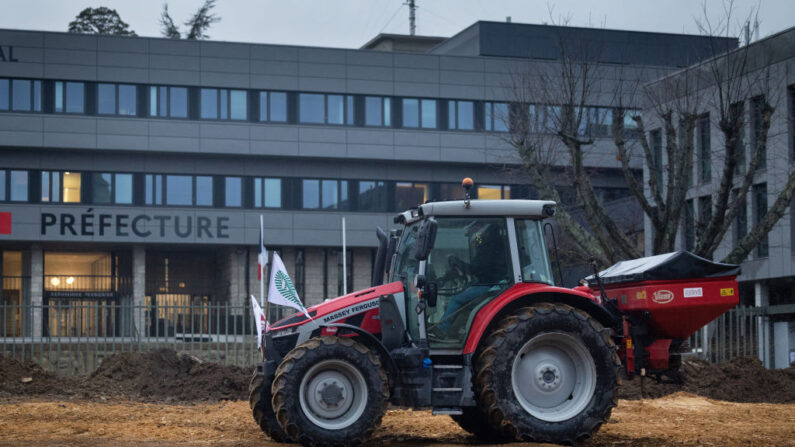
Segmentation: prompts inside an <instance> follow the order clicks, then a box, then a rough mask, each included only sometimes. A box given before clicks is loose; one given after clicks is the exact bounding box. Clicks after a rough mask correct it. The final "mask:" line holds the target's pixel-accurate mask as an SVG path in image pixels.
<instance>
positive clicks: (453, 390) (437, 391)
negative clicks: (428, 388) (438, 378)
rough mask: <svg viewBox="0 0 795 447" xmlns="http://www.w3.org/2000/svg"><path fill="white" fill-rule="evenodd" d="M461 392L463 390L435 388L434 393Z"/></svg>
mask: <svg viewBox="0 0 795 447" xmlns="http://www.w3.org/2000/svg"><path fill="white" fill-rule="evenodd" d="M458 391H461V388H434V389H433V392H434V393H454V392H458Z"/></svg>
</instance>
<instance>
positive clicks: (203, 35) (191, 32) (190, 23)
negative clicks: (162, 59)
mask: <svg viewBox="0 0 795 447" xmlns="http://www.w3.org/2000/svg"><path fill="white" fill-rule="evenodd" d="M213 8H215V0H204V3H203V4H202V6H201V7H200V8H199V9H198V10H196V12H195V13H194V14H193V16H191V18H190V19H188V20H186V21H185V26H186V27H187V31H185V39H188V40H202V39H209V38H210V36H209V35H208V34H207V30H208V29H209V28H210V26H212V24H213V23H216V22H220V21H221V18H220V17H218V16H217V15H216V14H215V13H213V12H212V10H213ZM160 32H161V34H162V35H163V36H164V37H168V38H169V39H180V38H181V37H182V34H181V33H180V30H179V27H177V25H176V24H175V23H174V19H172V18H171V15H170V14H169V12H168V3H164V4H163V11H162V12H161V13H160Z"/></svg>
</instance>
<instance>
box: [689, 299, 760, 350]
mask: <svg viewBox="0 0 795 447" xmlns="http://www.w3.org/2000/svg"><path fill="white" fill-rule="evenodd" d="M766 311H767V309H766V308H763V307H735V308H733V309H731V310H729V311H728V312H726V313H724V314H723V315H721V316H719V317H718V318H716V319H715V320H713V321H712V322H710V323H709V324H708V325H706V326H704V327H703V328H701V329H699V330H698V331H697V332H696V333H695V334H693V335H691V336H690V338H689V339H688V345H689V347H690V350H689V353H690V354H691V355H695V356H697V357H699V358H702V359H704V360H707V361H708V362H712V363H720V362H725V361H727V360H731V359H734V358H737V357H757V358H758V357H759V348H760V346H759V330H760V325H761V323H762V317H763V316H764V315H766V313H767V312H766Z"/></svg>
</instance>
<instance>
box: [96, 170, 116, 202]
mask: <svg viewBox="0 0 795 447" xmlns="http://www.w3.org/2000/svg"><path fill="white" fill-rule="evenodd" d="M91 190H92V194H93V196H94V197H93V203H110V199H111V197H112V196H111V193H112V190H113V180H112V178H111V174H110V173H93V174H91Z"/></svg>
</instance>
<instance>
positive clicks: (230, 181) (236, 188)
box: [224, 177, 243, 207]
mask: <svg viewBox="0 0 795 447" xmlns="http://www.w3.org/2000/svg"><path fill="white" fill-rule="evenodd" d="M225 186H226V188H225V194H224V197H225V199H224V205H226V206H230V207H238V206H241V205H242V197H243V181H242V179H241V178H240V177H227V178H226V183H225Z"/></svg>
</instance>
